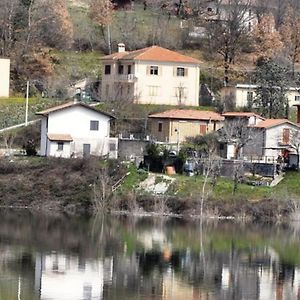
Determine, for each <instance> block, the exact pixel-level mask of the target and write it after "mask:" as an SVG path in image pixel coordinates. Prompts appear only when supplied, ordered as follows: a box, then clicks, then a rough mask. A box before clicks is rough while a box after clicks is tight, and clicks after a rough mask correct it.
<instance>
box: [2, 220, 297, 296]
mask: <svg viewBox="0 0 300 300" xmlns="http://www.w3.org/2000/svg"><path fill="white" fill-rule="evenodd" d="M107 219H109V220H108V221H107ZM128 219H129V218H128ZM128 219H125V218H124V219H121V218H119V219H118V218H115V217H114V218H108V217H106V221H107V222H106V221H105V222H104V221H103V222H99V224H98V225H99V226H98V227H97V226H96V227H94V222H90V221H86V220H85V221H83V222H77V221H74V220H73V221H72V218H68V219H67V220H66V219H55V218H54V219H52V220H51V218H49V219H48V220H45V219H43V218H40V220H37V217H31V216H30V218H28V219H27V220H26V221H25V222H24V220H23V221H19V219H18V218H9V217H6V216H2V218H0V220H1V226H0V299H1V300H2V299H5V300H17V299H21V300H77V299H78V300H79V299H80V300H91V299H98V300H104V299H107V300H114V299H120V300H131V299H155V300H158V299H160V300H169V299H172V300H181V299H184V300H200V299H201V300H202V299H224V300H227V299H228V300H231V299H258V300H269V299H270V300H271V299H272V300H273V299H277V300H286V299H299V298H300V293H299V287H300V268H299V265H297V260H296V261H294V262H293V261H292V262H290V260H289V259H290V257H286V256H285V254H286V252H287V251H289V250H290V249H293V251H292V253H293V255H294V256H295V255H296V254H294V253H296V252H297V251H296V252H294V251H295V249H298V250H299V249H300V243H298V244H297V247H296V248H290V245H291V244H292V243H297V242H295V241H296V240H295V239H291V238H290V237H291V235H289V234H288V233H289V232H290V231H289V230H287V229H278V231H277V229H275V231H276V233H274V232H275V231H274V230H269V229H268V228H266V229H265V230H262V229H261V228H260V227H259V226H256V227H255V226H254V227H252V228H247V229H240V228H237V227H236V224H231V225H228V224H227V226H226V224H224V223H222V224H218V226H211V227H209V225H207V227H206V226H204V229H203V232H202V233H201V234H203V241H202V240H201V239H202V238H200V229H199V226H198V224H194V222H187V223H186V224H184V222H183V221H182V220H180V221H176V222H175V221H164V222H157V223H155V222H151V221H150V219H148V220H147V221H144V222H143V220H142V219H139V221H135V222H133V221H130V220H128ZM28 221H29V222H28ZM65 221H67V222H65ZM43 226H44V227H43ZM34 227H37V228H38V230H37V231H36V232H34ZM98 229H99V230H98ZM92 230H94V233H95V235H94V233H93V234H91V235H89V234H86V233H87V232H91V231H92ZM8 232H9V234H8ZM233 232H234V234H232V233H233ZM25 233H26V234H25ZM46 236H47V238H45V237H46ZM268 236H272V241H270V240H269V239H268V238H267V237H268ZM253 237H255V238H254V239H253ZM256 237H258V239H259V240H260V241H259V242H257V241H256ZM254 240H255V241H254ZM274 241H276V243H277V242H278V241H281V242H282V245H283V247H282V248H281V245H279V246H278V245H277V244H276V243H274ZM291 241H292V243H291ZM202 242H203V246H202ZM241 242H242V243H241ZM272 246H273V247H272ZM291 247H294V246H291ZM282 251H283V252H282ZM296 256H297V257H298V258H297V259H299V257H300V256H298V255H296ZM287 262H289V263H287ZM18 295H19V298H18Z"/></svg>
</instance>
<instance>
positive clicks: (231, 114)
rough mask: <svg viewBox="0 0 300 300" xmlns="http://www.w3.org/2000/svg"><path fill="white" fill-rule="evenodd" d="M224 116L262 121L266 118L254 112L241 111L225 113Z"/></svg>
mask: <svg viewBox="0 0 300 300" xmlns="http://www.w3.org/2000/svg"><path fill="white" fill-rule="evenodd" d="M222 116H224V117H225V118H226V117H240V118H246V117H247V118H249V117H257V118H260V119H263V120H264V118H263V117H262V116H260V115H258V114H256V113H254V112H240V111H231V112H225V113H223V114H222Z"/></svg>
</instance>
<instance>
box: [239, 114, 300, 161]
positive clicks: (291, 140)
mask: <svg viewBox="0 0 300 300" xmlns="http://www.w3.org/2000/svg"><path fill="white" fill-rule="evenodd" d="M249 134H251V136H252V139H251V140H250V142H249V143H248V144H247V145H245V147H244V149H243V150H242V156H243V157H244V158H245V159H249V158H251V157H261V158H262V159H264V160H266V161H274V160H275V161H276V159H277V158H278V157H279V156H281V157H286V158H287V157H288V156H289V155H290V154H296V153H297V151H298V150H300V149H296V148H297V147H299V146H300V126H299V125H298V124H296V123H293V122H291V121H289V120H287V119H265V120H263V121H261V122H259V123H257V124H255V125H252V126H251V125H250V126H249ZM297 144H299V145H298V146H297Z"/></svg>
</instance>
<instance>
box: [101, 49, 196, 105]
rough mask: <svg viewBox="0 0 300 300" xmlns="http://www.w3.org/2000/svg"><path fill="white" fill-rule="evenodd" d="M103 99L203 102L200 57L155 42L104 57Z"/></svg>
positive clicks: (173, 102)
mask: <svg viewBox="0 0 300 300" xmlns="http://www.w3.org/2000/svg"><path fill="white" fill-rule="evenodd" d="M102 65H103V73H102V82H101V99H102V100H103V101H114V100H121V101H129V102H135V103H139V104H157V105H161V104H165V105H187V106H198V105H199V85H200V68H199V61H198V60H196V59H194V58H191V57H188V56H185V55H182V54H180V53H177V52H174V51H170V50H168V49H165V48H162V47H158V46H152V47H149V48H144V49H140V50H136V51H126V50H125V45H124V44H119V50H118V52H117V53H114V54H111V55H108V56H105V57H103V58H102Z"/></svg>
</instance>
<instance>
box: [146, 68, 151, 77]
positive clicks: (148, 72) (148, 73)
mask: <svg viewBox="0 0 300 300" xmlns="http://www.w3.org/2000/svg"><path fill="white" fill-rule="evenodd" d="M146 73H147V75H150V66H147V70H146Z"/></svg>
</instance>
